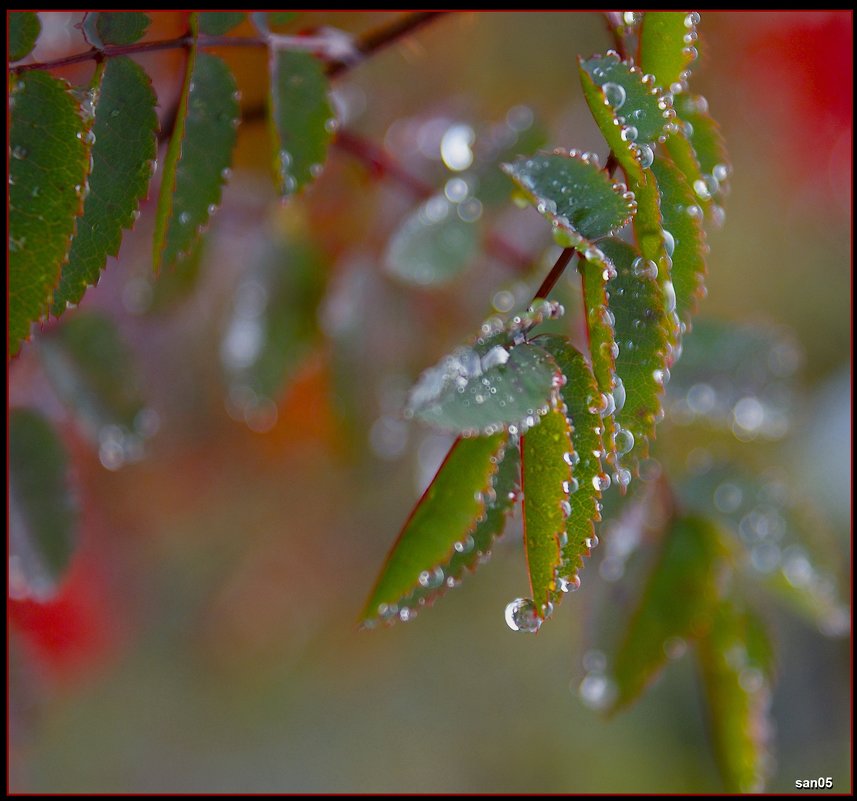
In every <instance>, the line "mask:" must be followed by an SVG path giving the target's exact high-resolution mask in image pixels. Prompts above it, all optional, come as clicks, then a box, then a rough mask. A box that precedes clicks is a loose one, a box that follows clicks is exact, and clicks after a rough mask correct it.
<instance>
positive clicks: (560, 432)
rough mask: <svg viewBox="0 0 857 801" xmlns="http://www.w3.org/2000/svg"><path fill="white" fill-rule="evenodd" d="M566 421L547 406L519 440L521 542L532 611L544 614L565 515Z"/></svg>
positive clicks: (554, 590)
mask: <svg viewBox="0 0 857 801" xmlns="http://www.w3.org/2000/svg"><path fill="white" fill-rule="evenodd" d="M571 453H572V444H571V426H570V425H569V422H568V420H567V419H566V417H565V414H563V412H562V411H561V410H560V409H551V410H550V411H548V413H547V414H545V415H543V416H542V419H541V422H540V423H539V424H538V425H537V426H535V427H534V428H532V429H530V430H529V431H528V432H527V434H526V436H524V437H522V440H521V489H522V491H523V494H524V547H525V549H526V553H527V569H528V571H529V576H530V589H531V591H532V597H533V602H534V603H535V609H536V616H537V617H539V618H542V619H543V618H545V617H548V616H549V615H550V612H551V609H552V602H553V601H554V600H555V599H558V598H559V597H561V596H559V595H558V587H557V585H558V579H559V578H560V577H559V575H558V573H559V568H560V543H561V541H562V539H563V538H564V537H565V536H566V535H565V525H566V518H567V517H568V515H569V514H570V507H569V506H568V496H569V493H570V482H571V456H570V454H571Z"/></svg>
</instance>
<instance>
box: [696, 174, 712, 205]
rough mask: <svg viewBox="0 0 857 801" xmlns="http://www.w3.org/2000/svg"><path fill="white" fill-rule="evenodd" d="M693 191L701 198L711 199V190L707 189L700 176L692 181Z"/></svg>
mask: <svg viewBox="0 0 857 801" xmlns="http://www.w3.org/2000/svg"><path fill="white" fill-rule="evenodd" d="M693 191H694V192H696V194H697V195H698V196H699V197H700V198H701V199H702V200H711V192H709V191H708V186H707V184H706V183H705V181H703V180H702V179H701V178H697V179H696V180H695V181H694V182H693Z"/></svg>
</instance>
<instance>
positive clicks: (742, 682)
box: [697, 603, 774, 793]
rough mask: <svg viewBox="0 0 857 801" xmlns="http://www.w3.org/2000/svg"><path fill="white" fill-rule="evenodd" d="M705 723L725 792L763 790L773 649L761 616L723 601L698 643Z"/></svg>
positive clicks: (769, 733) (770, 741)
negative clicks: (703, 692)
mask: <svg viewBox="0 0 857 801" xmlns="http://www.w3.org/2000/svg"><path fill="white" fill-rule="evenodd" d="M697 653H698V657H699V664H700V669H701V670H700V674H701V677H702V685H703V689H704V691H705V697H706V701H707V707H708V723H709V727H710V729H711V740H712V743H713V746H714V752H715V754H716V756H717V762H718V765H719V767H720V772H721V775H722V776H723V780H724V783H725V785H726V790H727V792H730V793H760V792H764V789H765V782H766V780H767V778H768V774H769V771H770V762H771V760H770V750H771V747H772V746H773V721H772V720H771V716H770V708H771V684H772V682H773V674H774V659H773V649H772V647H771V643H770V641H769V639H768V635H767V632H766V631H765V629H764V626H763V625H762V623H761V621H759V619H758V618H756V617H755V616H754V615H752V614H751V613H750V612H749V611H747V610H743V609H738V608H736V607H735V606H734V605H732V604H728V603H724V604H722V605H721V606H720V608H719V609H718V610H717V614H716V615H715V617H714V620H713V625H712V626H711V629H710V631H709V632H708V634H707V635H706V636H705V637H703V638H702V640H701V641H700V642H699V646H698V651H697Z"/></svg>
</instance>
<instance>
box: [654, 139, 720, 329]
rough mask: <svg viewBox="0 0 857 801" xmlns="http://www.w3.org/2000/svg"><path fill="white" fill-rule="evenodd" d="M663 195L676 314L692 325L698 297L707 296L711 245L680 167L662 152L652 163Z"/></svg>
mask: <svg viewBox="0 0 857 801" xmlns="http://www.w3.org/2000/svg"><path fill="white" fill-rule="evenodd" d="M652 172H653V173H654V174H655V178H656V179H657V182H658V193H659V194H660V197H661V220H662V224H663V226H664V230H665V231H668V232H669V234H670V236H671V238H672V239H671V241H672V245H673V252H672V257H671V258H672V266H671V268H670V278H671V280H672V283H673V288H674V290H675V299H676V314H678V316H679V319H680V320H681V322H682V323H684V326H685V329H686V330H689V329H690V325H691V323H690V319H691V317H692V315H693V314H695V313H696V310H697V304H698V301H699V300H700V299H701V298H703V297H705V254H706V252H707V248H708V245H707V244H706V242H705V231H704V230H703V227H702V209H701V208H700V206H699V205H698V204H697V198H696V197H695V196H694V193H693V190H691V188H690V186H689V185H688V183H687V180H686V179H685V177H684V175H683V174H682V173H681V171H680V170H679V169H678V168H677V167H676V166H675V165H674V164H673V163H672V162H671V161H670V160H669V159H668V158H667V157H666V156H662V157H660V158H657V159H656V160H655V163H654V164H652Z"/></svg>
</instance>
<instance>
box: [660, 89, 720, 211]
mask: <svg viewBox="0 0 857 801" xmlns="http://www.w3.org/2000/svg"><path fill="white" fill-rule="evenodd" d="M675 111H676V113H677V114H678V117H679V120H680V121H681V123H682V125H681V126H680V128H681V130H682V131H683V132H684V135H685V136H686V137H687V140H688V141H689V143H690V146H691V148H692V149H693V154H694V157H695V162H696V165H698V174H697V170H696V168H695V166H694V164H693V163H692V162H690V161H689V159H688V157H687V155H684V157H683V158H680V157H681V156H682V154H681V152H680V151H681V146H680V145H676V143H673V142H672V137H671V138H670V153H671V154H672V155H673V158H675V159H676V163H677V164H678V166H679V167H680V168H681V169H682V171H683V172H684V173H685V176H686V177H687V179H688V183H689V184H690V185H691V187H692V188H693V191H694V192H695V193H696V195H697V196H698V197H699V198H700V200H702V201H705V202H707V201H709V200H713V201H714V202H715V203H718V204H720V205H722V203H723V196H724V194H725V191H727V190H728V180H729V176H730V175H731V174H732V163H731V162H730V160H729V153H728V152H727V151H726V142H725V140H724V139H723V134H722V133H721V132H720V126H719V125H718V124H717V123H716V122H715V121H714V119H713V118H712V116H711V115H710V114H709V113H708V101H707V100H706V99H705V98H704V97H702V96H701V95H689V94H681V95H678V96H677V97H676V99H675ZM679 138H680V135H679ZM676 149H678V150H679V152H678V153H676ZM715 222H718V220H717V218H716V217H715Z"/></svg>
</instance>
